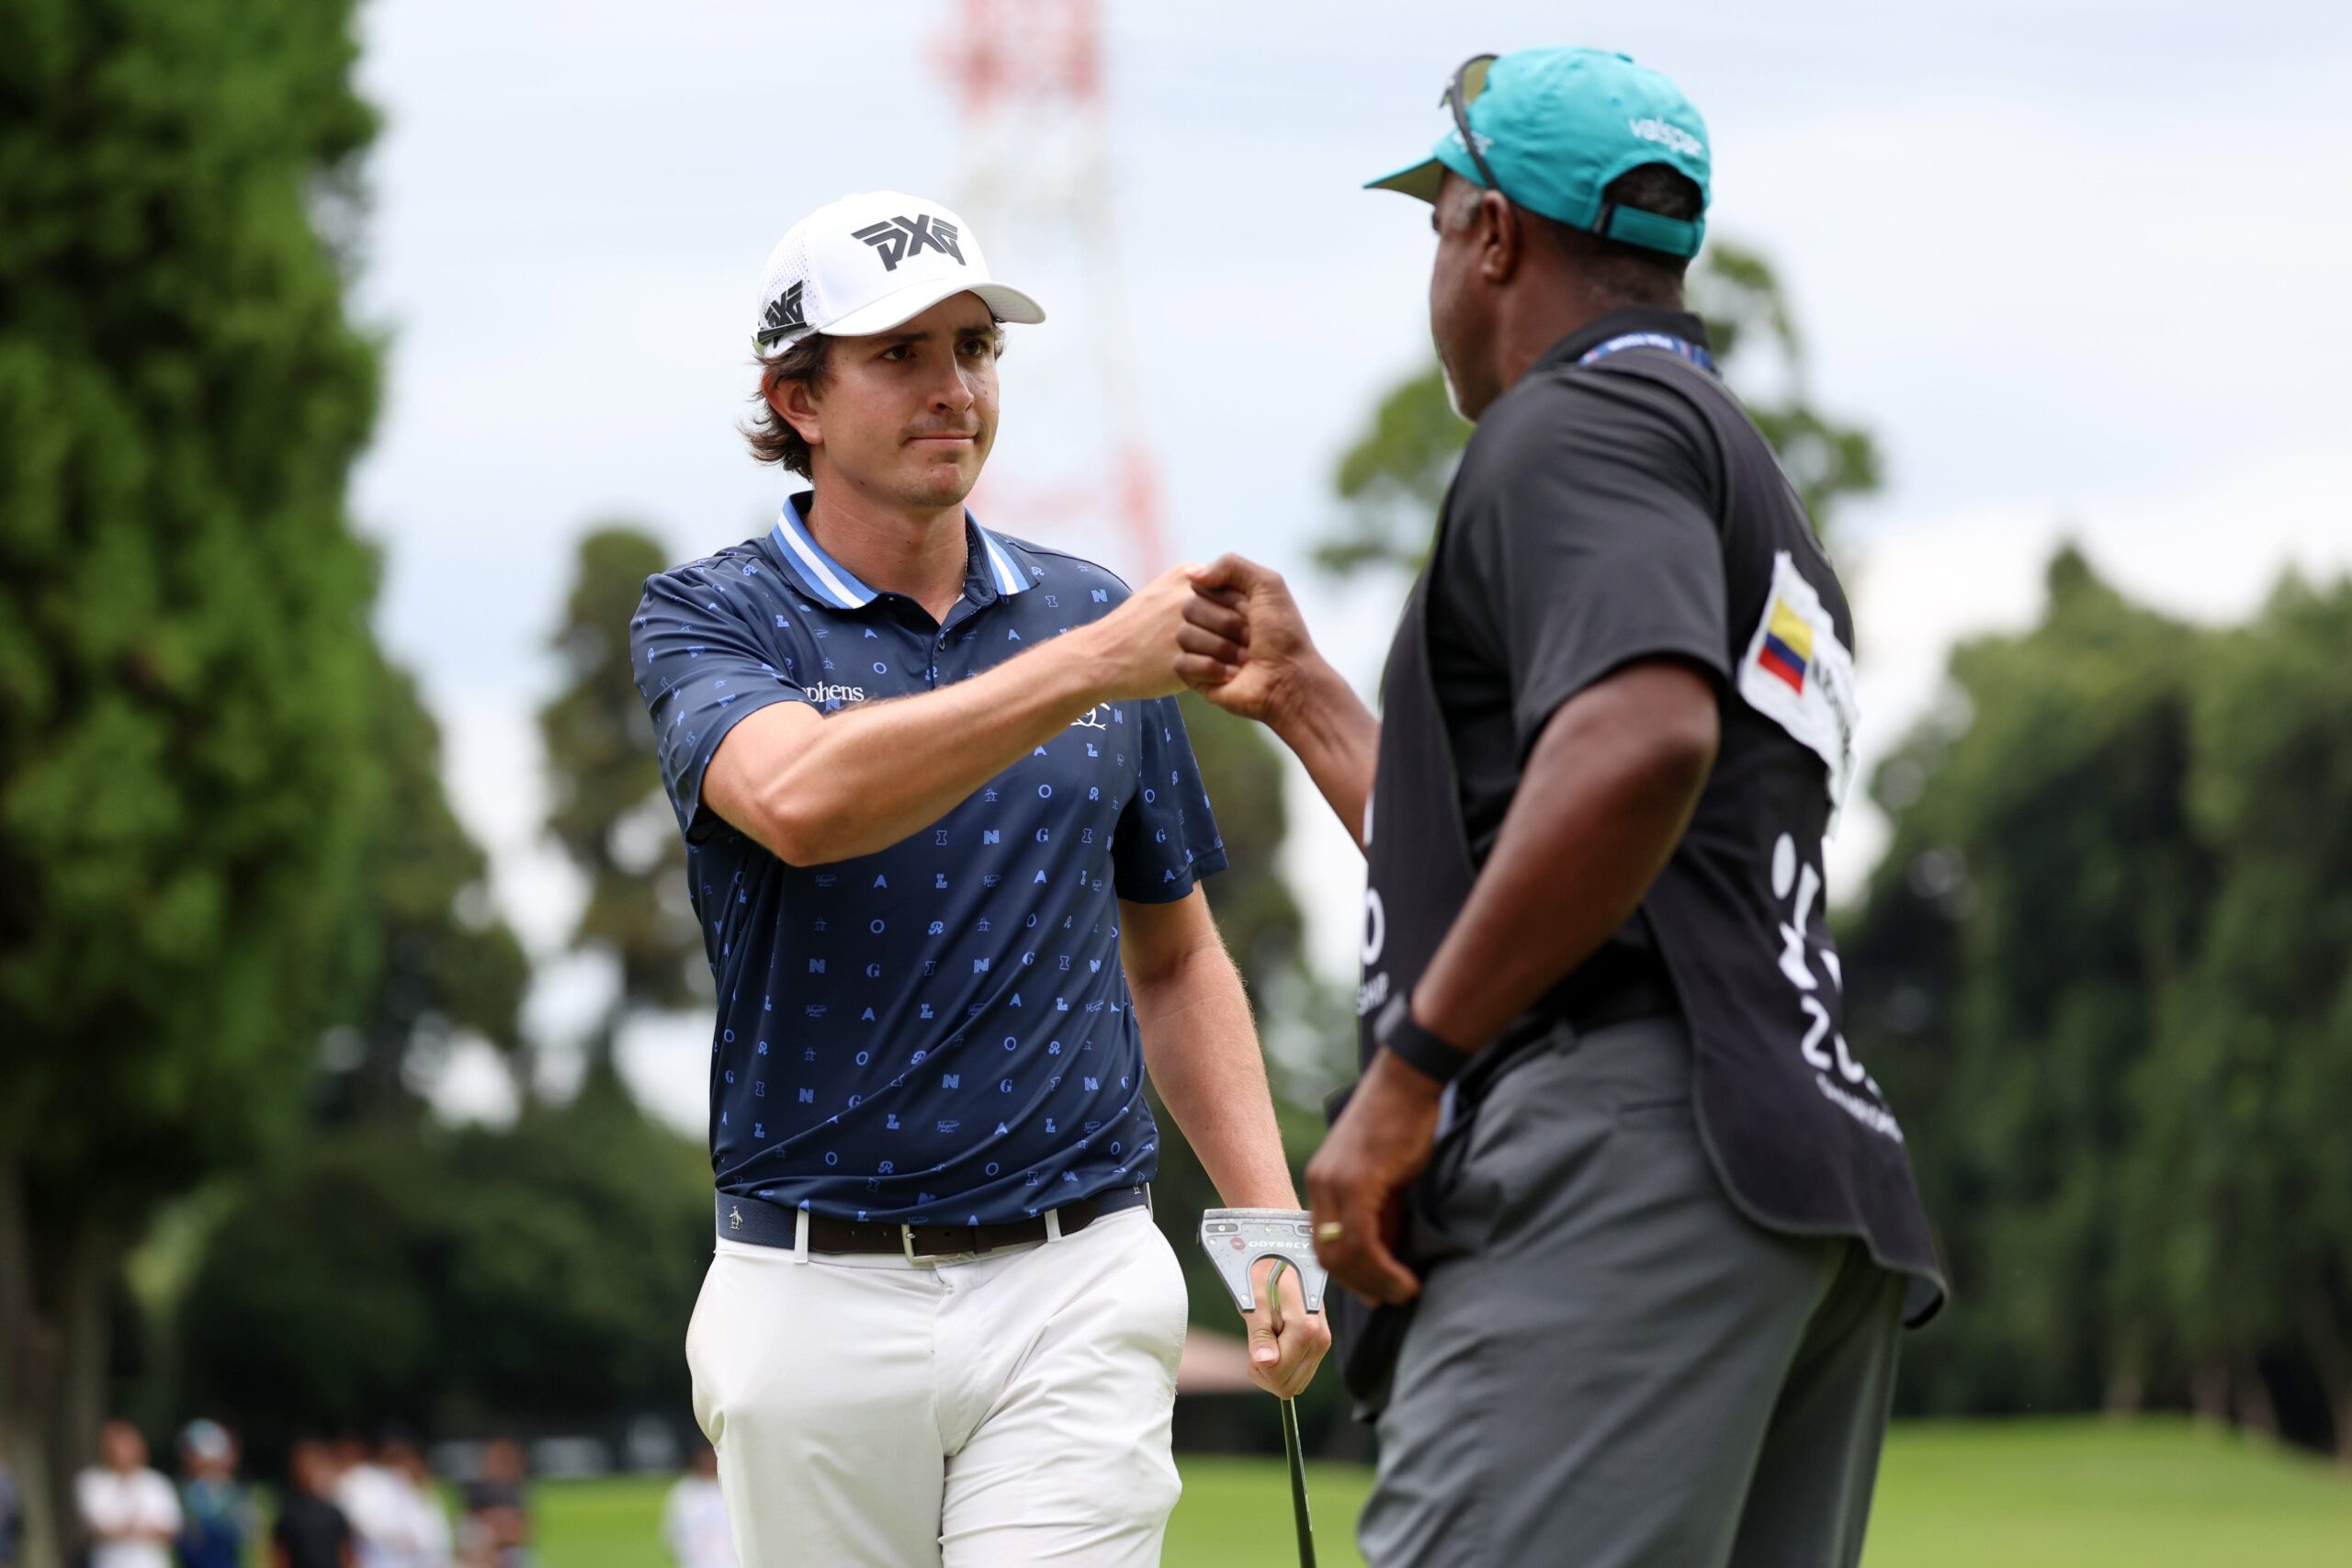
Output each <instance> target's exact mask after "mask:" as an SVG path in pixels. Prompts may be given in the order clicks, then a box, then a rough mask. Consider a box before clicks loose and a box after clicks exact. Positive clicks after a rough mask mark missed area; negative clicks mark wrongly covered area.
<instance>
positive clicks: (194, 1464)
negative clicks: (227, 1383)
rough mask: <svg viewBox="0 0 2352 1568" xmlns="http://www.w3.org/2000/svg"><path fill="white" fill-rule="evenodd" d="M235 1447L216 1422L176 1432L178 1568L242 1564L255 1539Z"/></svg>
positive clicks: (235, 1567)
mask: <svg viewBox="0 0 2352 1568" xmlns="http://www.w3.org/2000/svg"><path fill="white" fill-rule="evenodd" d="M236 1476H237V1445H236V1442H235V1440H234V1439H233V1438H231V1437H230V1436H229V1432H228V1428H226V1427H222V1426H221V1425H220V1423H219V1422H218V1421H201V1420H199V1421H191V1422H189V1423H188V1424H187V1430H186V1431H184V1432H182V1433H181V1434H180V1477H181V1479H180V1534H179V1559H180V1565H181V1568H242V1564H243V1562H244V1560H245V1543H246V1542H247V1541H248V1540H252V1539H253V1537H254V1506H253V1499H252V1498H251V1497H249V1496H248V1495H246V1493H245V1489H244V1488H243V1486H240V1485H239V1484H237V1479H236Z"/></svg>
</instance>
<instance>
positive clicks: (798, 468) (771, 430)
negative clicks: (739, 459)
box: [743, 333, 833, 479]
mask: <svg viewBox="0 0 2352 1568" xmlns="http://www.w3.org/2000/svg"><path fill="white" fill-rule="evenodd" d="M758 358H759V366H760V384H759V386H758V387H757V388H755V389H753V390H752V406H753V407H754V408H755V409H757V410H758V412H755V413H754V414H752V420H751V423H748V424H746V425H744V426H743V438H744V439H745V440H747V441H749V442H750V443H751V444H752V457H756V458H758V459H759V460H760V461H761V462H763V463H775V464H778V465H780V466H782V467H784V468H789V469H791V470H792V471H793V472H794V473H796V474H798V475H799V476H800V477H801V478H802V479H807V478H809V443H808V442H806V441H804V440H802V439H801V438H800V432H798V431H797V430H795V429H793V428H792V422H791V421H790V420H787V419H786V418H785V417H784V416H783V415H782V414H780V413H778V412H775V405H774V404H772V403H770V402H769V401H768V389H770V388H771V387H774V386H775V385H776V384H777V383H778V382H783V381H797V382H799V383H800V384H801V385H802V386H804V387H806V388H808V389H809V390H810V391H811V392H821V391H823V390H824V389H825V385H826V383H827V382H829V381H831V379H832V377H833V340H832V339H831V338H830V337H827V336H826V335H825V334H824V333H808V334H807V335H806V336H804V337H801V338H800V339H798V340H797V341H796V342H793V343H789V344H786V345H785V346H784V347H782V348H780V349H777V350H776V351H775V353H773V354H763V355H759V356H758Z"/></svg>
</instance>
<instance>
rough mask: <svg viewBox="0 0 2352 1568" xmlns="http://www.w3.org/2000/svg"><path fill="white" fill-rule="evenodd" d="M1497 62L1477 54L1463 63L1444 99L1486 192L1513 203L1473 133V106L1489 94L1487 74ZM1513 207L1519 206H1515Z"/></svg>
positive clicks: (1494, 58)
mask: <svg viewBox="0 0 2352 1568" xmlns="http://www.w3.org/2000/svg"><path fill="white" fill-rule="evenodd" d="M1497 58H1498V57H1497V56H1495V55H1491V54H1474V55H1472V56H1471V57H1470V58H1469V59H1467V60H1465V61H1464V62H1462V63H1461V64H1460V65H1459V66H1457V67H1456V68H1455V69H1454V73H1453V79H1452V80H1450V81H1448V82H1447V83H1446V85H1445V96H1444V98H1443V99H1442V102H1443V104H1444V105H1445V107H1447V108H1448V109H1451V110H1452V111H1453V129H1454V131H1455V133H1456V134H1458V135H1459V136H1460V137H1461V138H1462V146H1463V150H1464V152H1468V153H1469V154H1470V162H1471V163H1472V164H1474V165H1476V168H1477V171H1478V175H1479V177H1480V178H1482V179H1484V180H1485V181H1486V182H1487V189H1488V190H1490V191H1493V192H1495V193H1496V194H1497V195H1498V196H1500V197H1502V198H1503V199H1504V200H1505V201H1510V200H1511V194H1510V192H1509V191H1507V190H1505V189H1503V182H1502V181H1500V180H1498V179H1497V178H1495V171H1494V170H1493V168H1492V167H1490V166H1489V165H1488V164H1487V155H1486V154H1485V153H1484V152H1479V151H1478V136H1477V133H1476V131H1474V130H1471V129H1470V106H1471V105H1472V104H1474V103H1476V102H1477V101H1478V95H1479V94H1481V93H1483V92H1485V91H1486V90H1487V70H1488V68H1489V67H1491V66H1492V65H1493V64H1494V62H1495V61H1496V59H1497ZM1513 205H1514V206H1515V205H1517V204H1516V203H1515V202H1514V203H1513Z"/></svg>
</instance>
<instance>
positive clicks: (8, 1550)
mask: <svg viewBox="0 0 2352 1568" xmlns="http://www.w3.org/2000/svg"><path fill="white" fill-rule="evenodd" d="M23 1509H24V1503H23V1500H22V1499H21V1498H19V1497H18V1496H17V1477H16V1474H15V1472H12V1471H10V1470H9V1468H8V1453H7V1450H5V1449H0V1568H13V1564H14V1563H15V1562H16V1561H17V1537H18V1535H19V1533H20V1532H21V1531H22V1530H23V1529H24V1519H23Z"/></svg>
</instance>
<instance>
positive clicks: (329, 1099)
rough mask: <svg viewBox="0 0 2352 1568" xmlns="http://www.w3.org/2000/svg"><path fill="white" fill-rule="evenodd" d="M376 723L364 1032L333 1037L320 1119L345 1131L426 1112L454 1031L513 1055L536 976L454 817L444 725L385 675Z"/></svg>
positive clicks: (353, 941) (358, 965)
mask: <svg viewBox="0 0 2352 1568" xmlns="http://www.w3.org/2000/svg"><path fill="white" fill-rule="evenodd" d="M368 716H369V719H370V722H371V724H372V727H373V731H374V733H373V735H372V736H371V738H370V739H369V741H368V750H369V752H370V754H371V755H372V756H373V757H375V758H376V759H377V760H378V761H379V764H380V771H379V774H378V776H377V778H376V779H375V781H374V782H375V788H374V790H373V791H372V792H371V795H370V800H369V805H368V812H367V820H368V841H367V847H366V849H365V852H364V854H363V859H362V863H361V866H360V869H359V872H358V874H357V875H356V877H355V878H354V880H353V882H352V885H351V899H352V906H353V907H352V909H351V914H350V918H349V919H348V921H347V923H346V929H347V933H348V934H347V939H346V953H347V959H346V962H347V963H348V964H349V965H350V968H351V970H352V987H351V988H352V991H353V993H354V994H356V996H358V997H359V998H360V1002H359V1009H358V1012H357V1016H356V1020H355V1021H353V1022H351V1023H350V1024H347V1025H345V1026H343V1027H341V1028H338V1029H336V1030H334V1031H333V1032H330V1034H329V1035H328V1039H327V1046H326V1050H325V1052H324V1055H325V1057H326V1062H325V1066H327V1068H328V1069H329V1070H328V1072H327V1074H326V1076H325V1077H324V1079H323V1081H322V1090H323V1098H324V1104H323V1106H322V1109H323V1110H324V1111H325V1112H326V1114H327V1115H328V1116H329V1117H331V1118H334V1119H337V1120H345V1119H357V1120H364V1121H382V1120H403V1119H409V1118H413V1117H415V1116H418V1115H420V1114H422V1113H423V1111H424V1099H423V1096H422V1093H421V1090H420V1086H421V1085H423V1084H424V1083H427V1082H429V1081H430V1080H431V1078H432V1077H433V1076H434V1074H435V1071H436V1070H437V1069H438V1068H439V1066H441V1064H442V1062H443V1061H445V1060H446V1059H447V1054H448V1048H449V1044H450V1042H451V1039H452V1037H453V1036H454V1035H455V1034H456V1033H457V1032H458V1031H461V1030H467V1031H471V1032H474V1033H475V1034H477V1035H479V1036H480V1037H481V1038H482V1039H483V1040H485V1041H487V1042H488V1043H490V1044H492V1045H493V1046H495V1047H496V1048H497V1049H499V1050H500V1051H502V1052H503V1053H505V1054H507V1055H509V1056H510V1057H511V1056H512V1055H514V1054H515V1051H516V1050H517V1048H518V1043H519V1041H520V1038H521V1030H520V1025H519V1015H520V1013H521V1010H522V1005H523V993H524V989H525V987H526V984H527V983H528V980H529V977H530V966H529V962H528V960H526V958H525V957H524V954H523V946H522V943H521V942H518V941H517V940H516V939H515V932H514V930H513V928H511V927H510V926H508V925H507V924H506V922H505V921H504V920H503V919H500V918H499V917H498V915H497V914H496V912H495V910H494V909H493V908H492V903H491V897H490V886H489V874H490V864H489V860H488V858H487V857H486V856H485V855H484V854H483V853H482V851H481V846H480V845H479V844H476V843H475V842H474V841H473V840H472V839H471V838H470V837H469V836H468V835H467V833H466V830H465V828H464V826H463V825H462V824H461V823H459V822H458V818H457V814H456V813H455V812H453V811H451V810H450V808H449V801H448V795H447V791H446V790H445V789H444V788H443V786H442V782H441V730H440V727H439V726H438V725H436V724H435V722H434V720H433V716H432V715H431V714H430V713H428V712H427V711H426V710H425V707H424V703H423V702H422V701H421V700H420V699H419V697H418V695H417V692H416V683H415V682H414V681H413V679H411V678H410V677H409V675H408V674H407V673H406V672H405V671H401V670H398V669H394V668H392V667H390V665H382V666H379V670H378V673H377V693H376V695H375V696H374V698H373V699H372V700H371V701H370V702H369V703H368Z"/></svg>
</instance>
